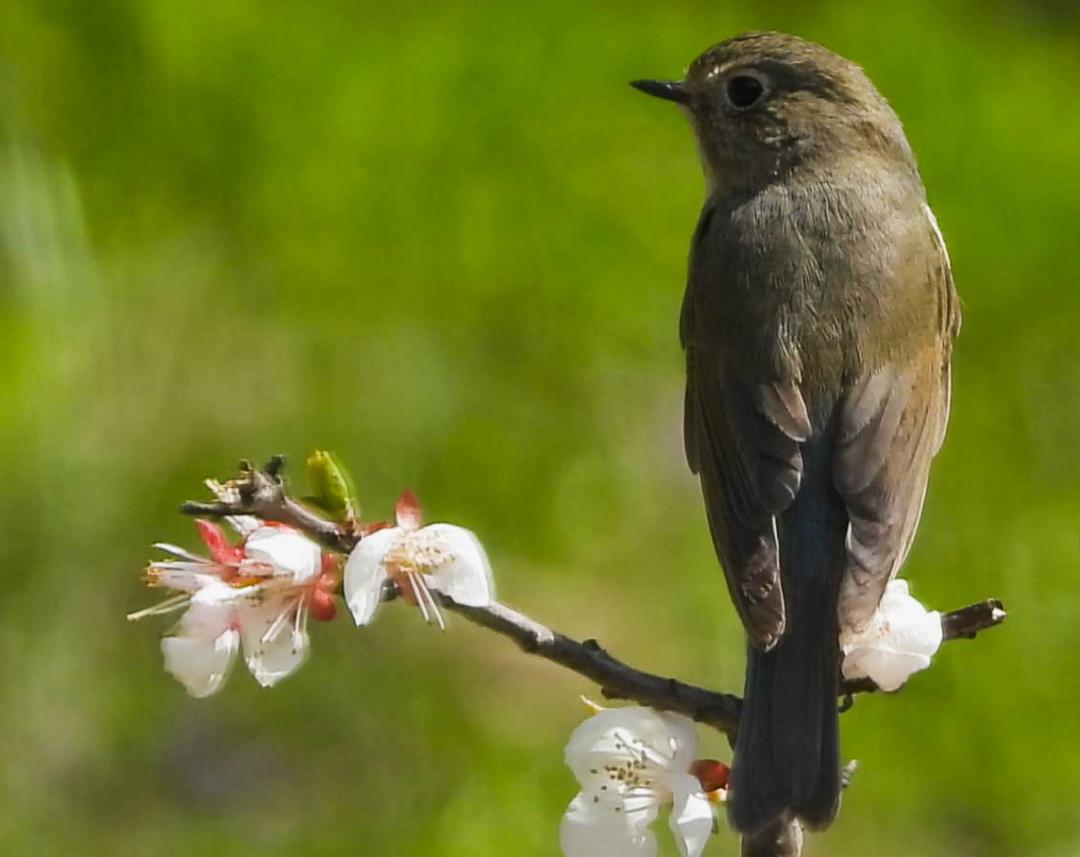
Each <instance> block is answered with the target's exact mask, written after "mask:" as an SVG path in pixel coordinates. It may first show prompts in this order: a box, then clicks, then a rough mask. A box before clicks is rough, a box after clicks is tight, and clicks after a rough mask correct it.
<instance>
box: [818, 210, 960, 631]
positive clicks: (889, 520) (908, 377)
mask: <svg viewBox="0 0 1080 857" xmlns="http://www.w3.org/2000/svg"><path fill="white" fill-rule="evenodd" d="M925 215H926V223H925V230H924V232H923V238H924V240H926V241H928V242H930V246H929V250H930V251H931V252H929V253H925V254H923V253H920V254H913V255H912V257H911V258H916V259H917V258H927V257H929V258H930V259H931V260H932V261H931V263H930V264H929V266H928V268H927V270H925V271H923V272H913V273H914V275H916V276H918V275H924V276H926V277H928V278H929V281H930V285H931V286H932V291H933V293H934V294H935V296H936V298H937V302H938V312H937V329H936V332H935V335H934V336H933V337H931V338H930V340H929V341H928V342H927V343H926V344H925V346H924V347H923V348H922V349H921V350H920V351H919V353H917V354H914V355H911V357H910V359H907V360H904V361H903V363H902V365H898V364H895V363H893V364H886V365H884V366H882V367H880V368H878V369H877V370H876V371H874V372H873V373H870V374H867V375H866V376H865V377H863V378H861V379H860V380H859V381H858V382H856V383H855V384H854V385H853V386H852V387H851V388H850V389H849V390H848V391H847V392H846V393H845V395H844V397H843V399H842V401H841V402H840V410H839V414H838V421H837V427H836V443H837V450H836V455H835V458H834V463H833V468H834V472H833V478H834V482H835V485H836V488H837V490H838V491H839V493H840V495H841V497H842V498H843V499H844V502H845V504H846V506H847V510H848V517H849V519H850V525H849V529H848V536H847V567H846V569H845V573H844V578H843V582H842V584H841V591H840V616H841V620H842V621H843V622H844V624H845V625H849V626H853V627H856V628H858V627H861V626H862V625H864V624H865V622H866V621H867V620H869V618H870V617H871V615H872V614H873V612H874V610H875V609H876V607H877V605H878V602H879V601H880V600H881V596H882V594H883V593H884V591H885V586H886V585H887V584H888V582H889V581H890V580H891V579H892V578H893V577H894V576H895V574H896V572H897V571H898V570H899V568H900V565H901V564H902V563H903V561H904V559H905V557H906V556H907V553H908V550H909V549H910V548H911V543H912V541H913V540H914V538H915V531H916V529H917V528H918V524H919V517H920V515H921V514H922V507H923V500H924V498H925V496H926V484H927V480H928V478H929V474H930V462H931V459H932V458H933V457H934V455H935V454H936V453H937V451H938V449H940V447H941V443H942V440H943V439H944V436H945V426H946V423H947V422H948V418H949V397H950V374H949V358H950V354H951V349H952V340H953V337H954V336H955V335H956V334H957V333H958V332H959V329H960V311H959V302H958V299H957V295H956V289H955V287H954V285H953V280H952V273H951V271H950V269H949V257H948V253H947V251H946V250H945V243H944V241H943V240H942V238H941V233H940V231H939V230H938V228H937V223H936V221H935V220H934V216H933V213H932V212H930V209H929V208H926V209H925Z"/></svg>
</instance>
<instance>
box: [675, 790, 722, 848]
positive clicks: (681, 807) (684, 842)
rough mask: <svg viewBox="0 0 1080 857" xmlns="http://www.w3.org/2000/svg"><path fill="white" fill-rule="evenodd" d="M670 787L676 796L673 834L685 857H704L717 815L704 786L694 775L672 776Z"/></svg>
mask: <svg viewBox="0 0 1080 857" xmlns="http://www.w3.org/2000/svg"><path fill="white" fill-rule="evenodd" d="M669 787H670V789H671V792H672V794H673V795H674V796H675V802H674V806H673V807H672V810H671V818H670V819H669V820H668V822H669V824H670V825H671V832H672V833H674V834H675V844H676V845H678V847H679V853H680V854H681V855H682V857H701V852H703V851H704V850H705V845H706V844H707V843H708V841H709V837H710V836H712V832H713V812H712V807H711V806H710V805H709V800H708V798H706V797H705V795H704V793H703V792H702V791H701V783H699V782H698V780H697V778H696V777H693V776H691V775H690V774H680V775H679V776H675V777H672V778H671V780H670V781H669Z"/></svg>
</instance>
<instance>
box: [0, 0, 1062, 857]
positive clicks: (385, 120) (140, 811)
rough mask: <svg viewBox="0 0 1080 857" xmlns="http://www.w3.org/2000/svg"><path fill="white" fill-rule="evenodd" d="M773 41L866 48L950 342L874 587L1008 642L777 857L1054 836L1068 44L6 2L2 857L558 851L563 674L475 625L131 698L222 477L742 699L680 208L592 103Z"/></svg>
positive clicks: (659, 165) (679, 16)
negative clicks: (826, 830)
mask: <svg viewBox="0 0 1080 857" xmlns="http://www.w3.org/2000/svg"><path fill="white" fill-rule="evenodd" d="M766 27H774V28H779V29H785V30H789V31H793V32H798V33H800V34H802V35H806V36H809V37H812V38H816V39H818V40H821V41H823V42H825V43H826V44H828V45H829V46H831V47H832V48H834V49H835V50H838V51H840V52H841V53H845V54H847V55H849V56H851V57H853V58H855V59H857V60H859V61H861V62H862V63H863V64H864V65H865V66H866V68H867V69H868V71H869V72H870V74H871V76H872V77H873V78H874V80H875V81H876V82H877V83H878V85H879V87H880V88H881V89H882V90H883V91H884V92H885V93H886V95H888V96H889V97H890V99H891V100H892V101H893V103H894V104H895V106H896V107H897V110H898V112H899V113H900V115H901V116H902V117H903V118H904V120H905V124H906V127H907V129H908V133H909V136H910V138H911V140H912V143H913V145H914V147H915V149H916V151H917V152H918V153H919V157H920V163H921V166H922V169H923V173H924V177H925V179H926V183H927V186H928V188H929V191H930V194H931V199H932V201H933V203H934V206H935V209H936V211H937V214H938V218H939V220H940V221H941V224H942V227H943V229H944V231H945V233H946V235H947V237H948V239H949V244H950V250H951V253H952V257H953V261H954V266H955V272H956V277H957V281H958V283H959V286H960V288H961V291H962V294H963V297H964V300H965V328H964V332H963V335H962V337H961V340H960V343H959V346H958V350H957V354H956V371H955V407H954V414H953V420H952V425H951V429H950V436H949V440H948V442H947V444H946V447H945V450H944V452H943V453H942V455H941V457H940V459H939V461H938V464H937V466H936V469H935V474H934V478H933V481H932V487H931V492H930V498H929V503H928V508H927V513H926V515H925V517H924V523H923V526H922V532H921V536H920V539H919V542H918V544H917V546H916V550H915V552H914V555H913V557H912V559H911V561H910V562H909V563H908V567H907V572H906V573H907V575H908V576H909V577H910V578H911V579H912V580H913V582H914V588H915V592H916V593H917V594H918V595H919V596H920V597H921V598H924V599H925V600H926V601H927V602H929V603H931V604H933V605H936V606H940V607H942V608H949V607H953V606H958V605H960V604H963V603H967V602H969V601H972V600H975V599H978V598H981V597H985V596H989V595H997V596H999V597H1001V598H1002V599H1003V600H1004V601H1005V603H1006V605H1007V606H1008V607H1009V609H1010V612H1011V616H1010V619H1009V622H1008V624H1007V625H1006V626H1005V627H1004V628H1003V629H1001V630H999V631H995V632H994V633H992V634H987V635H986V636H985V637H983V638H980V640H979V642H978V643H977V644H975V645H966V644H963V643H961V644H956V645H955V646H950V647H949V648H948V650H947V651H945V652H943V653H942V655H941V656H940V657H939V658H938V659H937V661H936V663H935V666H934V669H933V670H931V671H930V672H928V673H926V674H924V675H921V676H919V677H918V678H917V679H916V680H914V681H913V682H912V683H911V685H910V686H909V687H908V688H907V689H906V690H905V692H904V693H903V694H901V695H899V696H897V697H894V698H867V699H863V700H860V701H859V703H858V705H857V706H856V708H855V710H854V711H853V712H852V713H851V714H849V715H847V716H846V717H845V718H844V733H845V752H846V754H847V755H849V756H851V757H855V758H859V759H861V760H862V762H863V764H862V767H861V769H860V771H859V774H858V778H857V781H856V787H855V788H853V789H852V790H851V792H850V794H848V795H847V796H846V798H845V810H844V813H843V815H842V818H841V820H840V821H839V823H838V824H837V825H836V827H835V829H834V830H833V831H832V832H831V833H830V834H829V835H828V838H827V839H823V840H820V841H817V842H816V844H815V845H814V846H813V853H818V854H821V853H825V852H826V851H827V852H828V853H830V854H834V855H838V857H844V855H849V854H850V855H854V854H865V853H867V851H869V850H870V849H873V851H874V853H875V854H876V855H877V857H892V855H902V854H903V855H908V854H913V853H915V854H920V855H938V854H940V855H1033V854H1038V855H1051V857H1056V855H1067V854H1075V853H1078V852H1080V810H1078V809H1077V805H1076V800H1075V795H1076V794H1077V793H1078V792H1080V750H1077V747H1076V742H1075V730H1074V722H1075V715H1074V710H1073V709H1074V708H1075V706H1076V700H1077V698H1078V693H1080V673H1078V671H1077V670H1076V665H1077V652H1078V650H1080V624H1078V623H1077V622H1076V621H1075V620H1074V618H1073V612H1074V610H1075V604H1076V602H1077V596H1078V594H1080V592H1078V590H1080V576H1078V575H1077V568H1078V567H1080V529H1078V527H1077V522H1078V521H1080V487H1078V486H1080V447H1078V446H1077V444H1076V443H1075V437H1076V426H1077V424H1078V423H1080V373H1078V372H1077V371H1076V367H1077V366H1078V365H1080V345H1078V343H1077V338H1076V335H1075V326H1076V321H1077V318H1078V317H1080V314H1078V309H1080V307H1078V302H1080V293H1078V291H1077V290H1076V288H1075V287H1074V284H1075V282H1076V281H1077V276H1078V273H1080V245H1077V242H1076V241H1075V240H1074V237H1073V232H1074V231H1075V227H1076V222H1077V202H1076V200H1077V199H1078V198H1080V173H1078V171H1077V169H1076V140H1077V139H1078V138H1080V115H1078V114H1077V112H1076V111H1075V110H1074V109H1073V108H1072V105H1073V104H1074V102H1075V97H1074V89H1075V80H1076V78H1077V75H1078V73H1080V52H1078V30H1077V18H1076V15H1075V13H1074V12H1073V11H1072V10H1071V7H1070V6H1068V5H1066V4H1059V3H1052V2H1042V3H1036V4H1020V3H1018V2H998V3H992V4H976V3H973V2H955V3H949V4H945V3H930V2H926V0H918V2H914V3H910V4H904V5H903V6H902V7H893V8H891V9H890V10H889V13H888V16H887V17H886V16H883V14H882V12H881V10H880V9H875V8H874V7H873V6H872V5H870V4H861V3H858V2H855V0H835V1H834V2H824V0H822V2H814V3H803V4H796V3H789V2H768V3H763V4H750V3H744V4H727V5H725V6H719V5H717V4H712V3H708V4H707V3H680V4H663V5H661V4H640V3H632V4H599V3H597V4H590V5H585V4H576V3H575V4H571V3H566V2H554V3H531V4H519V5H510V4H501V3H496V2H475V3H471V4H467V5H466V4H447V5H444V6H442V7H440V8H438V9H436V8H434V7H431V6H429V5H427V4H409V3H399V4H394V5H393V6H384V5H378V4H347V3H329V2H326V3H320V4H289V3H274V4H262V3H255V2H253V0H232V2H213V3H211V2H207V0H202V2H187V3H181V2H177V0H145V2H141V3H128V2H120V0H98V2H93V3H79V2H63V0H49V1H48V2H46V0H39V2H24V3H20V4H17V5H15V4H10V5H9V7H8V8H6V9H5V14H4V17H3V21H2V22H0V383H2V384H3V389H4V391H5V395H4V396H3V397H2V398H0V450H2V455H3V461H2V464H0V466H2V472H3V474H4V477H5V482H6V484H5V489H4V490H3V491H2V492H0V515H2V516H3V517H2V519H3V520H4V521H6V522H7V526H6V528H5V535H4V537H3V539H2V540H0V561H2V567H3V569H4V584H5V597H4V598H3V600H2V602H0V647H2V648H0V651H3V652H4V653H5V656H6V657H5V659H4V668H3V669H2V670H0V688H2V693H3V698H4V699H5V702H6V704H5V705H4V706H3V707H2V709H0V729H2V734H3V735H4V744H3V748H4V764H3V766H2V768H0V795H2V800H3V802H2V806H3V809H2V810H0V852H2V853H5V854H8V853H10V854H60V853H80V854H82V853H87V854H97V853H100V854H110V855H119V857H125V855H157V854H162V855H164V854H188V853H207V854H223V855H228V854H247V853H254V852H258V853H261V854H285V853H303V854H311V855H323V854H325V855H337V854H347V853H348V854H353V853H373V854H392V855H405V857H407V855H413V854H417V855H418V854H425V855H432V854H447V855H450V854H471V855H472V854H475V855H485V854H504V853H507V852H509V851H514V852H515V853H521V854H537V855H539V854H553V853H555V851H556V846H555V838H554V831H555V829H556V827H557V824H558V819H559V815H560V813H561V812H562V809H563V808H564V806H565V803H566V802H567V801H568V800H569V798H570V796H571V795H572V793H573V791H574V786H573V782H572V778H571V777H570V775H569V773H568V772H567V771H566V770H564V769H563V767H562V763H561V749H562V743H563V741H564V740H565V738H566V736H567V735H568V734H569V732H570V730H571V729H572V728H573V726H574V725H575V723H576V722H578V720H579V719H580V718H581V716H582V711H581V708H580V704H579V703H578V701H577V699H576V695H577V694H578V693H580V692H583V691H584V692H592V691H593V689H592V688H590V687H589V686H588V685H587V684H586V683H584V682H581V681H579V680H577V679H575V678H574V677H572V676H569V675H563V674H561V673H560V672H559V671H557V670H555V669H554V668H552V667H549V666H547V665H544V664H537V663H532V662H530V661H528V660H527V659H525V658H524V657H522V656H520V655H518V654H517V653H516V652H515V651H514V650H512V649H511V648H510V647H509V646H507V645H505V644H504V643H503V642H502V641H500V640H496V639H492V638H490V636H489V635H486V634H484V633H482V632H480V631H478V630H476V629H473V628H470V627H463V626H462V625H461V623H456V625H455V627H454V628H453V631H452V633H450V634H448V635H446V636H445V637H443V636H440V635H438V634H437V633H433V632H429V631H428V630H426V629H424V628H423V627H421V626H420V625H419V622H418V620H417V618H416V617H415V616H413V615H407V614H406V613H405V612H404V611H391V610H388V611H387V612H386V615H385V616H384V617H382V618H381V619H380V621H379V623H378V624H377V625H376V626H374V627H373V628H371V629H369V630H367V631H365V632H364V633H358V632H355V631H352V630H350V629H349V627H348V626H347V624H346V623H345V622H337V623H333V624H332V625H328V626H322V627H318V628H316V629H314V630H315V641H314V645H315V657H314V658H313V660H312V661H311V662H310V663H309V664H308V665H307V666H306V667H305V668H304V669H303V670H302V671H301V672H300V673H299V674H298V675H297V676H296V677H295V678H293V679H291V680H290V681H289V682H288V683H286V684H284V685H283V686H281V687H280V688H279V689H278V690H276V691H274V692H272V693H268V692H264V691H260V690H259V689H258V688H257V687H255V686H254V683H253V682H252V681H251V680H250V679H249V678H248V677H247V676H246V675H243V674H242V672H241V671H237V674H236V675H235V676H234V677H233V680H232V681H231V682H230V685H229V687H228V688H227V690H226V691H225V692H223V693H222V694H221V695H220V696H218V697H216V698H214V699H212V700H210V701H202V702H197V701H192V700H189V699H187V698H186V697H185V696H184V695H183V692H182V690H181V689H180V687H179V686H178V685H176V684H175V683H174V682H173V681H172V680H171V679H170V678H169V677H167V676H166V675H165V674H164V673H163V671H162V670H161V668H160V662H159V653H158V651H157V647H156V634H157V632H158V631H160V630H163V628H156V627H151V626H149V625H147V624H145V623H143V624H140V625H137V626H131V625H129V624H127V623H126V622H124V621H123V614H124V613H125V612H126V611H128V610H131V609H134V608H135V607H137V606H140V605H144V604H146V603H147V601H148V600H149V598H151V597H152V596H150V595H149V594H148V593H146V592H145V591H143V590H142V589H141V588H140V585H139V582H138V576H139V571H140V569H141V567H142V563H143V562H144V561H145V559H146V556H147V547H146V546H147V544H148V543H149V542H151V541H154V540H157V539H161V538H168V539H170V540H173V541H180V542H184V543H190V540H191V532H190V524H189V523H188V522H186V521H184V520H182V519H181V518H180V516H178V515H176V514H175V513H174V510H175V507H176V505H177V503H178V502H179V501H180V500H182V499H185V498H187V497H189V496H192V495H193V494H197V493H198V490H199V482H200V480H201V479H202V478H203V477H204V476H207V475H225V474H227V473H229V472H230V471H231V468H232V467H233V464H234V462H235V460H236V459H237V458H239V457H241V456H254V457H260V456H265V455H268V454H270V453H272V452H277V451H284V452H286V453H289V454H291V455H292V456H293V458H294V462H295V463H296V464H297V465H299V463H300V462H301V461H302V456H303V455H304V454H306V452H307V451H308V450H309V449H310V448H312V447H316V446H319V447H325V448H331V449H334V450H336V451H338V452H339V453H340V454H341V456H342V458H343V459H344V460H345V461H346V462H348V463H349V465H350V466H351V468H352V469H353V471H354V474H355V476H356V477H357V480H358V483H359V484H358V488H359V490H360V496H361V500H362V502H363V503H364V505H365V507H366V509H368V510H369V511H370V513H371V514H372V515H373V516H376V517H377V516H379V515H384V514H387V513H388V512H389V509H390V506H391V503H392V501H393V498H394V497H395V496H396V493H397V492H398V490H399V489H400V488H401V487H403V486H406V485H408V486H410V487H412V488H414V489H415V490H416V491H417V492H418V493H419V494H420V496H421V498H422V499H423V500H424V502H425V504H426V506H427V508H428V510H429V513H430V514H431V515H432V516H433V517H436V518H443V519H450V520H454V521H457V522H460V523H463V524H465V525H467V526H471V527H472V528H474V529H476V530H477V531H478V532H479V533H481V534H482V536H483V537H484V539H485V541H486V542H487V544H488V546H489V549H490V552H491V554H492V557H493V560H494V562H495V566H496V573H497V576H498V580H499V584H500V587H501V591H502V594H503V596H504V597H505V598H506V599H507V600H509V601H510V602H511V603H514V604H516V605H519V606H521V607H522V608H524V609H526V610H527V611H529V612H531V613H534V614H535V615H536V616H537V617H538V618H543V619H545V620H548V621H550V622H552V623H554V624H556V625H557V626H558V627H560V628H561V629H564V630H566V631H568V632H570V633H575V634H579V635H583V636H586V635H587V636H598V637H600V638H601V639H602V640H603V641H604V642H605V643H606V644H608V645H609V646H610V647H611V648H612V649H613V650H614V651H615V652H617V653H618V654H619V655H621V656H623V657H626V658H627V659H629V660H631V661H633V662H635V663H638V664H640V665H642V666H645V667H649V668H653V669H656V670H659V671H669V672H671V673H674V674H677V675H680V676H682V677H685V678H687V679H690V680H697V681H700V682H703V683H707V684H711V685H715V686H719V687H725V688H737V687H738V685H739V684H740V682H741V660H742V657H741V645H742V644H741V635H740V633H739V630H738V627H737V623H736V620H735V618H734V616H733V613H732V611H731V609H730V607H729V606H728V604H727V599H726V596H725V594H724V591H723V583H722V578H721V575H720V573H719V571H718V570H717V568H716V567H715V562H714V560H713V558H712V553H711V548H710V546H709V544H708V541H707V536H706V534H705V528H704V526H703V516H702V512H701V508H700V501H699V498H698V496H697V492H696V488H695V486H694V483H693V481H692V479H691V477H690V476H689V474H688V473H687V472H686V468H685V465H684V463H683V460H682V450H681V439H680V431H679V422H680V413H681V410H680V409H681V391H680V387H681V372H682V369H681V357H680V354H679V350H678V346H677V341H676V335H675V326H676V317H677V312H678V304H679V300H680V297H681V291H682V276H683V265H684V259H685V255H686V245H687V241H688V237H689V234H690V230H691V228H692V226H693V222H694V219H695V217H696V208H697V205H698V203H699V201H700V197H701V180H700V176H699V171H698V166H697V164H696V157H695V155H694V151H693V144H692V142H691V139H690V134H689V131H688V129H687V128H686V127H685V123H684V122H683V121H682V120H681V119H680V117H679V116H678V115H676V114H675V112H674V111H670V110H666V109H664V107H663V106H662V105H659V104H655V103H648V102H646V101H645V100H643V99H641V98H640V97H638V96H636V95H635V94H634V93H633V92H632V91H631V90H630V89H629V88H628V87H626V85H625V81H627V80H629V79H631V78H634V77H641V76H647V75H656V76H664V75H675V74H677V73H678V71H679V70H680V69H681V68H682V67H684V66H685V65H686V64H687V63H688V62H689V60H690V59H691V58H692V57H693V56H694V55H695V54H696V53H697V52H698V51H699V50H701V49H702V48H704V47H705V46H707V45H708V44H710V43H711V42H713V41H717V40H719V39H720V38H723V37H725V36H727V35H730V34H732V33H734V32H737V31H740V30H744V29H748V28H766ZM722 748H723V744H722V742H720V741H719V740H716V742H715V749H716V752H722ZM709 853H712V854H734V853H736V847H735V844H734V840H733V839H732V838H731V837H729V836H726V835H725V836H721V837H718V838H717V840H716V842H715V843H714V844H713V845H711V846H710V852H709Z"/></svg>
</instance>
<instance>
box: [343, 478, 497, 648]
mask: <svg viewBox="0 0 1080 857" xmlns="http://www.w3.org/2000/svg"><path fill="white" fill-rule="evenodd" d="M388 580H390V581H393V582H394V583H395V584H396V585H397V587H398V591H399V593H400V594H401V597H402V598H403V599H404V600H405V601H407V602H408V603H410V604H412V605H414V606H416V607H418V608H419V609H420V612H421V614H422V615H423V617H424V619H425V621H435V622H437V623H438V625H439V627H441V628H445V627H446V624H445V622H444V620H443V617H442V613H441V611H440V609H439V605H438V603H437V601H436V600H435V597H434V596H433V595H432V591H435V592H439V593H441V594H443V595H445V596H447V597H448V598H450V599H451V600H452V601H454V602H455V603H457V604H462V605H465V606H469V607H486V606H487V605H489V604H490V603H491V602H492V600H493V599H494V597H495V584H494V581H493V579H492V574H491V564H490V563H489V562H488V558H487V554H486V553H485V551H484V547H483V545H482V544H480V540H479V539H477V537H476V535H475V534H474V533H473V532H472V531H471V530H467V529H465V528H464V527H458V526H455V525H454V524H429V525H428V526H426V527H421V526H420V509H419V505H418V504H417V502H416V499H415V498H414V497H413V496H412V494H410V493H408V492H406V493H405V494H403V495H402V497H401V499H400V500H399V501H398V504H397V526H394V527H385V528H383V529H379V530H375V531H374V532H371V533H369V534H368V535H366V536H364V537H363V538H362V539H361V540H360V542H359V544H357V546H356V548H355V549H354V550H353V552H352V553H351V554H350V555H349V559H348V561H347V562H346V563H345V583H344V593H345V601H346V603H347V604H348V605H349V609H350V610H351V611H352V614H353V618H354V619H355V620H356V624H357V625H360V626H363V625H367V624H369V623H370V622H371V620H372V619H373V618H374V616H375V611H376V610H377V609H378V607H379V605H380V603H381V602H382V597H383V586H384V584H385V583H386V582H387V581H388Z"/></svg>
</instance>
